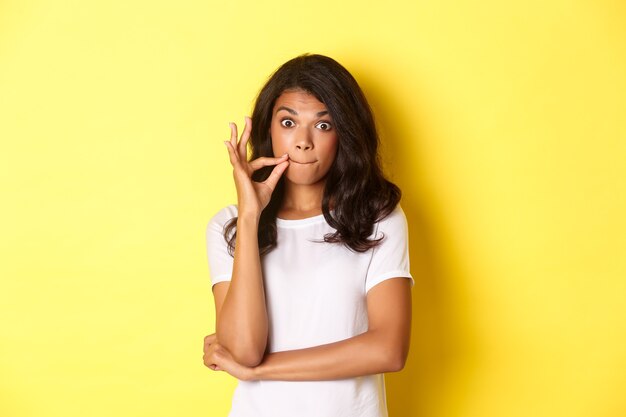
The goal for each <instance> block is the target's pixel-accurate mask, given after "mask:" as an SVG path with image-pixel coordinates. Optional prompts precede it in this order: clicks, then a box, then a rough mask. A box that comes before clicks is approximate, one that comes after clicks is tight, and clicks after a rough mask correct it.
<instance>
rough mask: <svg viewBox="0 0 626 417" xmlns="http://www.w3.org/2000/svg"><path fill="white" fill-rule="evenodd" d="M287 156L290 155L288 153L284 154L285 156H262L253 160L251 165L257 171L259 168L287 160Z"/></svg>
mask: <svg viewBox="0 0 626 417" xmlns="http://www.w3.org/2000/svg"><path fill="white" fill-rule="evenodd" d="M287 157H288V155H287V154H284V155H283V156H281V157H278V158H271V157H265V156H262V157H260V158H257V159H255V160H254V161H251V162H250V164H249V165H250V168H252V170H253V171H256V170H257V169H260V168H263V167H267V166H271V165H277V164H280V163H281V162H283V161H286V160H287Z"/></svg>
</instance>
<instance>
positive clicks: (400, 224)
mask: <svg viewBox="0 0 626 417" xmlns="http://www.w3.org/2000/svg"><path fill="white" fill-rule="evenodd" d="M376 228H377V230H379V231H383V232H385V233H394V232H402V231H405V230H406V229H407V228H408V224H407V220H406V215H405V214H404V210H402V206H400V204H398V205H397V206H396V207H395V208H394V209H393V210H392V211H391V213H389V214H388V215H387V216H385V217H383V218H382V219H380V220H378V222H377V224H376Z"/></svg>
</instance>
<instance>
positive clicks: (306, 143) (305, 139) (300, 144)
mask: <svg viewBox="0 0 626 417" xmlns="http://www.w3.org/2000/svg"><path fill="white" fill-rule="evenodd" d="M296 149H297V150H299V151H308V150H311V149H313V141H312V140H311V134H310V132H309V131H308V130H304V131H303V132H302V133H301V134H300V135H298V137H297V139H296Z"/></svg>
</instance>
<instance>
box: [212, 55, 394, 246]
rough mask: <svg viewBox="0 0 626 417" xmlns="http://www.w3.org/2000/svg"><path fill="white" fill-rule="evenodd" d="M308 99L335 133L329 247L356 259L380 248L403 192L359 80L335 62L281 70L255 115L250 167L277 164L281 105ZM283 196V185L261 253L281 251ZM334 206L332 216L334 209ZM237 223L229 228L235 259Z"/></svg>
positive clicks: (262, 175)
mask: <svg viewBox="0 0 626 417" xmlns="http://www.w3.org/2000/svg"><path fill="white" fill-rule="evenodd" d="M294 90H295V91H298V90H299V91H305V92H307V93H309V94H312V95H313V96H315V97H316V98H317V99H318V100H319V101H320V102H322V103H324V104H325V105H326V108H327V109H328V112H329V113H330V116H331V117H332V120H333V126H334V127H335V129H336V132H337V138H338V147H337V154H336V156H335V160H334V162H333V164H332V166H331V168H330V170H329V172H328V174H327V177H326V185H325V188H324V195H323V198H322V212H323V214H324V218H325V219H326V221H327V222H328V224H329V225H330V226H331V227H333V228H334V229H335V230H336V231H335V232H334V233H328V234H326V235H325V236H324V240H323V242H330V243H342V244H345V245H346V246H347V247H349V248H350V249H352V250H353V251H356V252H365V251H367V250H369V249H371V248H373V247H375V246H376V245H378V244H379V242H380V240H381V239H382V238H379V239H369V237H370V236H371V235H372V233H373V232H374V225H375V223H376V222H377V221H379V220H381V219H383V218H385V217H386V216H387V215H389V214H390V213H391V212H392V211H393V209H394V208H395V207H396V205H397V204H398V202H399V201H400V196H401V192H400V189H399V188H398V187H397V186H396V185H395V184H393V183H392V182H390V181H389V180H387V179H386V178H385V177H384V175H383V172H382V169H381V165H380V160H379V156H378V146H379V141H380V140H379V137H378V133H377V131H376V125H375V123H374V116H373V114H372V110H371V108H370V106H369V104H368V102H367V100H366V98H365V95H364V94H363V91H361V88H360V87H359V85H358V83H357V82H356V80H355V79H354V77H353V76H352V75H351V74H350V73H349V72H348V70H346V69H345V68H344V67H343V66H342V65H341V64H339V63H338V62H337V61H335V60H334V59H332V58H329V57H327V56H323V55H317V54H304V55H300V56H298V57H296V58H293V59H291V60H289V61H287V62H286V63H285V64H283V65H282V66H281V67H280V68H278V69H277V70H276V71H275V72H274V73H273V74H272V75H271V76H270V78H269V80H268V81H267V83H266V84H265V86H263V88H262V89H261V91H260V92H259V95H258V97H257V99H256V103H255V105H254V111H253V113H252V132H251V136H250V144H251V147H252V155H251V159H252V160H253V159H256V158H259V157H262V156H269V157H273V156H274V154H273V150H272V138H271V136H270V124H271V121H272V110H273V108H274V104H275V102H276V99H277V98H278V97H279V96H280V95H281V94H282V93H283V92H285V91H294ZM272 169H273V167H264V168H262V169H260V170H258V171H256V172H255V173H254V174H253V176H252V178H253V180H255V181H264V180H265V179H266V178H267V177H268V176H269V174H270V172H271V170H272ZM283 195H284V179H283V178H281V179H280V181H279V183H278V185H277V186H276V189H275V190H274V192H273V193H272V198H271V200H270V202H269V204H268V205H267V207H266V208H265V209H264V210H263V212H262V213H261V217H260V220H259V229H258V230H259V233H258V239H259V253H260V254H261V255H263V254H266V253H268V252H269V251H271V250H272V249H273V248H274V247H276V236H277V230H276V216H277V213H278V210H279V208H280V206H281V203H282V199H283ZM331 204H332V206H333V207H332V210H333V211H332V212H331V207H330V205H331ZM236 227H237V218H234V219H231V220H230V221H229V222H228V223H227V224H226V226H225V228H224V238H225V239H226V241H227V242H228V248H229V252H230V254H231V255H233V253H234V248H235V238H236Z"/></svg>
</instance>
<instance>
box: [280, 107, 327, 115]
mask: <svg viewBox="0 0 626 417" xmlns="http://www.w3.org/2000/svg"><path fill="white" fill-rule="evenodd" d="M281 110H287V111H288V112H289V113H291V114H293V115H294V116H297V115H298V112H297V111H295V110H294V109H291V108H289V107H286V106H280V107H279V108H277V109H276V113H278V112H279V111H281ZM327 114H328V110H323V111H320V112H318V113H317V114H316V116H317V117H320V116H324V115H327Z"/></svg>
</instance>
